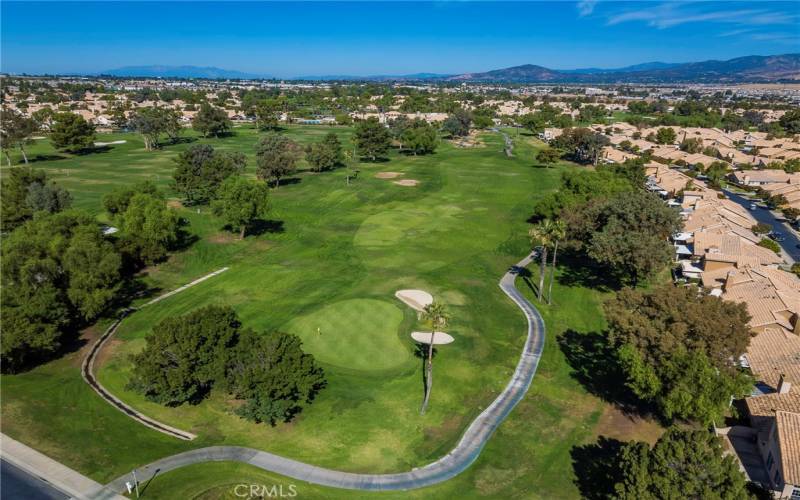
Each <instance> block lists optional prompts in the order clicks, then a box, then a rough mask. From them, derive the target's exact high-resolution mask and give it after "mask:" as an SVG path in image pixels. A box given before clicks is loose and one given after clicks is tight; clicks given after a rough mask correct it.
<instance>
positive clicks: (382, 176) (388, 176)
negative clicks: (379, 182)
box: [375, 172, 403, 179]
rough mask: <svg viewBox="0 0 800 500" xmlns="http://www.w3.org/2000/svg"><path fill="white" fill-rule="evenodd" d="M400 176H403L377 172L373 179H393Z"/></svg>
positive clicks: (397, 173) (398, 173)
mask: <svg viewBox="0 0 800 500" xmlns="http://www.w3.org/2000/svg"><path fill="white" fill-rule="evenodd" d="M401 175H403V174H401V173H400V172H378V173H377V174H375V177H376V178H377V179H394V178H395V177H400V176H401Z"/></svg>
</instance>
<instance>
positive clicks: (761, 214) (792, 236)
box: [725, 190, 800, 264]
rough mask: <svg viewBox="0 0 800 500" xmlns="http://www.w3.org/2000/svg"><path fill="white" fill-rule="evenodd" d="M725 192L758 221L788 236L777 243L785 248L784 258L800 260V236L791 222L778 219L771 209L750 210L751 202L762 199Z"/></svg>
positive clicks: (794, 260) (792, 261)
mask: <svg viewBox="0 0 800 500" xmlns="http://www.w3.org/2000/svg"><path fill="white" fill-rule="evenodd" d="M725 194H726V195H727V196H728V197H729V198H730V199H731V200H732V201H734V202H736V203H737V204H738V205H741V206H742V207H744V208H746V209H747V210H748V211H749V212H750V213H751V214H752V215H753V217H755V218H756V220H757V221H758V222H762V223H764V224H769V225H770V226H772V228H773V229H774V230H776V231H779V232H781V233H783V235H784V236H785V237H786V240H785V241H783V242H777V241H776V242H775V243H778V245H780V246H781V248H783V252H784V258H786V257H787V256H788V257H789V258H790V259H791V261H789V262H788V263H789V264H793V263H794V262H800V238H798V237H797V233H796V232H794V230H793V229H792V228H791V227H790V226H789V224H787V223H785V222H781V221H780V220H778V218H777V217H776V215H775V214H773V213H772V212H771V211H770V210H769V209H766V208H761V207H758V208H756V209H755V210H750V204H751V203H761V200H757V199H750V198H747V197H746V196H742V195H740V194H737V193H734V192H732V191H728V190H725ZM787 260H789V259H787Z"/></svg>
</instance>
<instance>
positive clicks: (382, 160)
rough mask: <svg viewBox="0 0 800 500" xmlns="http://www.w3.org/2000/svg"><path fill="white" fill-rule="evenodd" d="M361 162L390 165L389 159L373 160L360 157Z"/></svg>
mask: <svg viewBox="0 0 800 500" xmlns="http://www.w3.org/2000/svg"><path fill="white" fill-rule="evenodd" d="M359 161H361V162H362V163H389V158H375V159H374V160H373V159H372V158H367V157H365V156H361V157H359Z"/></svg>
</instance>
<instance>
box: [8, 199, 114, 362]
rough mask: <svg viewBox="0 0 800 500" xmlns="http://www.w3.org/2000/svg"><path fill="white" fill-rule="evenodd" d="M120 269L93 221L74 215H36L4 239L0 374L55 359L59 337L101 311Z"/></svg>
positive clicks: (112, 291)
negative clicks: (53, 356) (47, 358)
mask: <svg viewBox="0 0 800 500" xmlns="http://www.w3.org/2000/svg"><path fill="white" fill-rule="evenodd" d="M120 264H121V261H120V256H119V254H117V253H116V251H115V250H114V248H113V246H112V245H111V244H110V243H109V242H108V241H106V240H105V239H104V238H103V236H102V234H101V233H100V228H99V226H98V225H97V223H96V221H95V220H94V218H93V217H91V216H89V215H88V214H85V213H83V212H79V211H66V212H61V213H56V214H46V215H42V216H37V218H36V219H33V220H30V221H28V222H26V223H25V224H23V225H22V226H20V227H19V228H17V229H15V230H14V231H12V232H11V233H10V234H9V235H8V236H7V237H5V238H4V241H3V253H2V266H0V267H2V279H3V287H2V289H0V293H2V302H1V303H2V316H3V342H2V368H3V371H4V372H14V371H17V370H20V369H22V368H23V367H25V366H26V365H29V364H30V363H32V362H34V361H36V360H38V359H41V358H43V357H45V356H48V355H51V354H53V353H55V352H56V351H57V350H58V349H59V348H60V347H61V342H62V338H63V337H64V335H65V334H67V333H71V332H73V331H74V329H75V327H76V326H77V325H81V324H85V322H86V321H88V320H90V319H93V318H94V317H96V316H97V315H98V314H100V313H101V312H102V311H103V310H105V308H106V307H107V306H108V304H110V302H111V300H112V299H113V297H114V295H115V293H116V291H117V289H118V287H119V283H120V274H119V269H120Z"/></svg>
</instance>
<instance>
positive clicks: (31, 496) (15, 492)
mask: <svg viewBox="0 0 800 500" xmlns="http://www.w3.org/2000/svg"><path fill="white" fill-rule="evenodd" d="M0 498H2V499H3V500H56V499H66V498H69V495H67V494H66V493H63V492H61V491H60V490H58V489H56V488H55V487H53V485H51V484H50V483H48V482H46V481H44V480H42V479H40V478H38V477H36V476H34V475H33V474H29V473H27V472H25V471H24V470H22V469H20V468H19V467H17V466H15V465H13V464H11V463H9V462H6V461H5V460H0Z"/></svg>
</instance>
